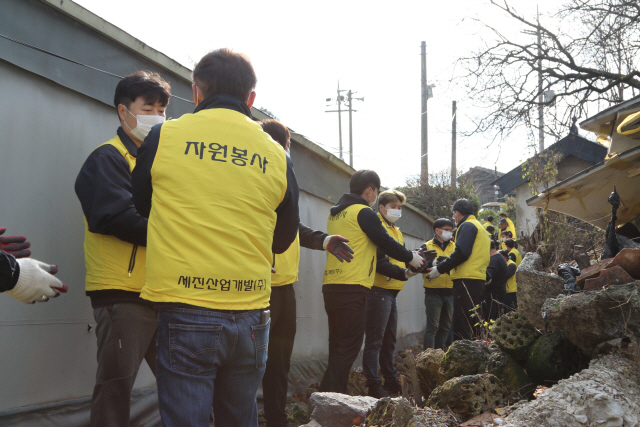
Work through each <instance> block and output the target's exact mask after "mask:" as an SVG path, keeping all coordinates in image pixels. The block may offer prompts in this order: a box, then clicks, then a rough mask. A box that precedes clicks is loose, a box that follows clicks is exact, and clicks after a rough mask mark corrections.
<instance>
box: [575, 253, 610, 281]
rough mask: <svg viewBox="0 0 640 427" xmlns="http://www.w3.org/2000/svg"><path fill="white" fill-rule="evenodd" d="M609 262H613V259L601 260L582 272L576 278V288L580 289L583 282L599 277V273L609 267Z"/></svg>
mask: <svg viewBox="0 0 640 427" xmlns="http://www.w3.org/2000/svg"><path fill="white" fill-rule="evenodd" d="M611 261H613V258H607V259H603V260H602V261H599V262H597V263H595V264H593V265H591V266H589V267H587V268H585V269H584V270H582V271H581V273H580V275H579V276H578V277H577V278H576V284H577V285H578V288H582V287H583V286H584V281H585V280H587V279H593V278H595V277H598V276H599V275H600V271H602V270H604V269H605V268H606V267H607V266H608V265H609V263H611Z"/></svg>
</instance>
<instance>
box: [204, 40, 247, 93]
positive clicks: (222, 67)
mask: <svg viewBox="0 0 640 427" xmlns="http://www.w3.org/2000/svg"><path fill="white" fill-rule="evenodd" d="M257 82H258V78H257V77H256V72H255V71H254V70H253V66H252V65H251V61H249V57H247V55H245V54H242V53H237V52H234V51H232V50H231V49H227V48H223V49H216V50H213V51H211V52H209V53H207V54H206V55H205V56H203V57H202V59H200V61H199V62H198V63H197V64H196V66H195V67H194V68H193V83H195V84H196V86H198V87H199V88H200V90H201V91H202V96H204V97H205V98H207V97H209V96H212V95H218V94H227V95H234V96H237V97H238V98H240V99H242V100H243V101H244V100H246V99H248V98H249V95H251V92H252V91H253V89H255V87H256V83H257Z"/></svg>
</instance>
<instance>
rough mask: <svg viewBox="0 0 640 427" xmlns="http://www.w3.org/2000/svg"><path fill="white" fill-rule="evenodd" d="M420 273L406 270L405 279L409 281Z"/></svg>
mask: <svg viewBox="0 0 640 427" xmlns="http://www.w3.org/2000/svg"><path fill="white" fill-rule="evenodd" d="M418 274H419V273H418V272H416V271H411V270H409V269H408V268H405V270H404V277H406V278H407V280H409V279H411V278H412V277H413V276H416V275H418Z"/></svg>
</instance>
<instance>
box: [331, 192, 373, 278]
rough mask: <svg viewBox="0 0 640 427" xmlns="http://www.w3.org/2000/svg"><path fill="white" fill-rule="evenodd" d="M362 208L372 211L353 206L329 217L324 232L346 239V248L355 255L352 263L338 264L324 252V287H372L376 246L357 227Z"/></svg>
mask: <svg viewBox="0 0 640 427" xmlns="http://www.w3.org/2000/svg"><path fill="white" fill-rule="evenodd" d="M362 209H371V208H370V207H369V206H366V205H360V204H356V205H351V206H348V207H347V208H346V209H344V210H342V211H340V212H338V213H337V214H336V215H331V216H329V221H328V223H327V233H329V235H334V234H339V235H341V236H343V237H346V238H347V239H349V246H351V249H353V252H354V254H353V259H352V260H351V262H340V261H338V259H337V258H336V257H335V256H333V255H331V254H330V253H327V265H326V267H325V270H324V280H323V281H322V284H323V285H329V284H342V285H361V286H364V287H366V288H371V286H373V281H374V278H375V273H376V245H375V244H374V243H373V242H372V241H371V239H369V237H368V236H367V235H366V234H365V232H364V231H362V229H361V228H360V225H359V224H358V214H359V213H360V211H361V210H362Z"/></svg>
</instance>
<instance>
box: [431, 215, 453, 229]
mask: <svg viewBox="0 0 640 427" xmlns="http://www.w3.org/2000/svg"><path fill="white" fill-rule="evenodd" d="M447 225H448V226H449V227H451V228H453V221H451V220H450V219H447V218H440V219H437V220H436V221H435V222H434V223H433V231H436V228H442V227H446V226H447Z"/></svg>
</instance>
